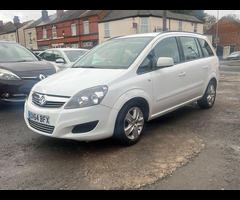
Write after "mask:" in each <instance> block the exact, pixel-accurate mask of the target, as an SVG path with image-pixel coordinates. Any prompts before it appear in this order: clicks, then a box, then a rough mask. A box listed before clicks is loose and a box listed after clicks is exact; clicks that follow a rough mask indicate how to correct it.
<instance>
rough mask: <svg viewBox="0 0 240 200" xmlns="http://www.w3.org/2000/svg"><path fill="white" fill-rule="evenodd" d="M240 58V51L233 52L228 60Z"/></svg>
mask: <svg viewBox="0 0 240 200" xmlns="http://www.w3.org/2000/svg"><path fill="white" fill-rule="evenodd" d="M239 59H240V51H235V52H232V53H231V54H230V55H229V56H228V57H227V60H239Z"/></svg>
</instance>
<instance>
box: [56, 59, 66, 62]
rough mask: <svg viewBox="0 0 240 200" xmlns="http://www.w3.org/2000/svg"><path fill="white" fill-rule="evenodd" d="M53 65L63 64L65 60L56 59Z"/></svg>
mask: <svg viewBox="0 0 240 200" xmlns="http://www.w3.org/2000/svg"><path fill="white" fill-rule="evenodd" d="M55 63H65V60H64V59H63V58H58V59H56V60H55Z"/></svg>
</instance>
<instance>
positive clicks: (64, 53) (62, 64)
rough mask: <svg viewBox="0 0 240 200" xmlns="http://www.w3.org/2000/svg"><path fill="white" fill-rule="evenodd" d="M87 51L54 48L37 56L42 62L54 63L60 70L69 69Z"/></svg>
mask: <svg viewBox="0 0 240 200" xmlns="http://www.w3.org/2000/svg"><path fill="white" fill-rule="evenodd" d="M88 51H89V50H88V49H81V48H55V49H47V50H45V51H44V52H42V53H40V54H39V56H40V57H41V58H42V59H44V60H47V61H50V62H54V63H56V64H57V66H58V67H59V68H60V69H64V68H67V67H70V66H71V65H72V64H73V63H74V62H75V61H76V60H77V59H78V58H80V57H82V56H83V55H84V54H85V53H87V52H88Z"/></svg>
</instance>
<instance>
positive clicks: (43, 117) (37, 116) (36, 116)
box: [28, 111, 50, 124]
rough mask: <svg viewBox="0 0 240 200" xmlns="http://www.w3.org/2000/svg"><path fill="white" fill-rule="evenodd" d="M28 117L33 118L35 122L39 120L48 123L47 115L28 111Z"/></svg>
mask: <svg viewBox="0 0 240 200" xmlns="http://www.w3.org/2000/svg"><path fill="white" fill-rule="evenodd" d="M28 119H30V120H33V121H35V122H40V123H43V124H50V122H49V120H50V117H49V116H47V115H40V114H36V113H33V112H30V111H28Z"/></svg>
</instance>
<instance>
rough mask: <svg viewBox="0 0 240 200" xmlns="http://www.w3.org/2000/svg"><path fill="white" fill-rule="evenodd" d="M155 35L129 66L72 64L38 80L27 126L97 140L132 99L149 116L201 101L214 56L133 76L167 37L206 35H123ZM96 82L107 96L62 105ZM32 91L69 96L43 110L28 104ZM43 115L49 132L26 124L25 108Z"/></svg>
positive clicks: (107, 132)
mask: <svg viewBox="0 0 240 200" xmlns="http://www.w3.org/2000/svg"><path fill="white" fill-rule="evenodd" d="M136 36H139V37H144V36H155V38H154V39H153V40H152V41H151V42H149V44H148V45H147V46H146V47H145V49H144V50H143V51H142V52H141V54H140V55H139V56H138V57H137V58H136V60H135V61H134V62H133V63H132V64H131V66H130V67H129V68H128V69H91V68H70V69H66V70H64V71H62V72H59V73H58V74H55V75H53V76H51V77H49V78H47V79H45V80H43V81H41V82H40V83H38V84H36V85H35V86H34V87H33V89H32V92H31V93H30V95H29V98H28V100H27V101H26V103H25V111H24V119H25V122H26V124H27V125H28V127H29V128H30V129H31V130H33V131H35V132H37V133H39V134H43V135H46V136H51V137H58V138H65V139H74V140H81V141H90V140H98V139H104V138H108V137H111V136H112V135H113V132H114V127H115V122H116V118H117V115H118V113H119V110H120V109H121V108H122V107H123V105H124V104H125V103H126V102H128V101H129V100H131V99H134V98H143V99H145V100H146V102H147V103H148V105H149V114H148V120H151V119H154V118H156V117H159V116H161V115H163V114H165V113H168V112H170V111H172V110H175V109H177V108H179V107H182V106H184V105H186V104H189V103H191V102H193V101H196V100H198V99H200V98H201V97H202V96H203V94H204V92H205V90H206V87H207V85H208V82H209V81H210V80H211V79H212V78H215V79H216V80H217V82H218V77H219V72H218V68H219V61H218V58H217V57H216V54H215V53H214V56H211V57H207V58H201V59H197V60H193V61H189V62H182V63H179V64H176V65H173V66H172V67H167V68H163V69H159V70H154V71H151V72H149V73H144V74H137V68H138V67H139V65H140V64H141V63H142V61H143V60H144V58H145V57H146V56H147V55H148V54H149V52H150V51H151V50H152V49H153V48H154V46H155V45H156V44H157V43H158V42H159V41H161V40H162V39H164V38H167V37H170V36H174V37H177V36H191V37H199V38H204V39H205V40H207V39H206V37H204V36H201V35H197V34H191V33H181V32H174V33H171V32H170V33H165V34H162V35H161V34H159V33H150V34H140V35H134V36H127V37H136ZM98 85H106V86H108V91H107V94H106V96H105V97H104V98H103V100H102V102H101V103H100V104H98V105H95V106H89V107H84V108H76V109H65V108H64V106H65V105H66V104H67V102H68V101H70V99H71V97H73V96H74V95H75V94H76V93H78V92H79V91H82V90H84V89H87V88H91V87H94V86H98ZM33 92H38V93H42V94H47V95H53V96H66V97H69V98H68V100H67V102H66V103H65V104H64V106H63V107H61V108H42V107H39V106H37V105H35V104H34V103H33V102H32V94H33ZM29 111H31V112H33V113H38V114H41V115H47V116H49V117H50V125H51V126H54V127H55V128H54V131H53V133H52V134H48V133H44V132H42V131H39V130H36V129H35V128H33V127H32V126H30V124H29V120H28V112H29ZM95 120H97V121H98V124H97V126H96V127H95V128H94V129H93V130H91V131H89V132H86V133H79V134H76V133H72V130H73V128H74V126H76V125H78V124H83V123H88V122H91V121H95Z"/></svg>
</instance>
